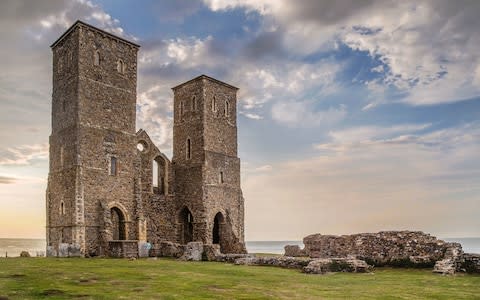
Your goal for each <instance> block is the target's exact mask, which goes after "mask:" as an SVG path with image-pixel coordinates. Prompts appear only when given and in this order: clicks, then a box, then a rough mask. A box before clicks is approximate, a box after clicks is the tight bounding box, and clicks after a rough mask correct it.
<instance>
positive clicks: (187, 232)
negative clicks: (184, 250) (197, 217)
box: [179, 207, 193, 244]
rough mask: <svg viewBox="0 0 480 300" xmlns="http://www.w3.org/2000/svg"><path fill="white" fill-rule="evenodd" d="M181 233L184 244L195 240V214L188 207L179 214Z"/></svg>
mask: <svg viewBox="0 0 480 300" xmlns="http://www.w3.org/2000/svg"><path fill="white" fill-rule="evenodd" d="M179 219H180V227H181V232H180V233H181V234H180V239H181V243H182V244H186V243H189V242H192V241H193V215H192V213H191V212H190V210H189V209H188V208H186V207H185V208H183V209H182V211H181V212H180V215H179Z"/></svg>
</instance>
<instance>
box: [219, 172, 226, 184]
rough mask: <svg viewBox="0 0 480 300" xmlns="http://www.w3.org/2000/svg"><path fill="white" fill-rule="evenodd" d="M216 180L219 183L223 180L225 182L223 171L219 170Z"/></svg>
mask: <svg viewBox="0 0 480 300" xmlns="http://www.w3.org/2000/svg"><path fill="white" fill-rule="evenodd" d="M218 181H219V182H220V183H224V182H225V181H224V178H223V171H220V175H219V176H218Z"/></svg>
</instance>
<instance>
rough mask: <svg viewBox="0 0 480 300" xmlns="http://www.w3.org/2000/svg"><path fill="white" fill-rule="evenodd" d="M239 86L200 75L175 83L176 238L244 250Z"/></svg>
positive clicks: (236, 251) (235, 251) (231, 249)
mask: <svg viewBox="0 0 480 300" xmlns="http://www.w3.org/2000/svg"><path fill="white" fill-rule="evenodd" d="M237 90H238V89H237V88H236V87H233V86H231V85H229V84H226V83H224V82H221V81H219V80H216V79H213V78H211V77H208V76H205V75H201V76H199V77H197V78H194V79H192V80H190V81H188V82H185V83H183V84H181V85H178V86H176V87H174V88H173V92H174V127H173V158H172V163H173V168H174V172H175V201H176V205H177V209H176V211H177V212H178V214H177V226H178V227H177V239H178V241H179V242H180V243H183V244H184V243H187V242H189V241H202V242H203V243H207V244H211V243H213V244H220V247H221V250H222V252H224V253H241V252H245V246H244V228H243V224H244V220H243V219H244V205H243V202H244V200H243V196H242V191H241V188H240V159H239V158H238V156H237V111H236V107H237V97H236V94H237Z"/></svg>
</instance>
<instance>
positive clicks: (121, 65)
mask: <svg viewBox="0 0 480 300" xmlns="http://www.w3.org/2000/svg"><path fill="white" fill-rule="evenodd" d="M117 71H118V73H121V74H123V72H124V71H125V64H124V63H123V60H121V59H119V60H118V62H117Z"/></svg>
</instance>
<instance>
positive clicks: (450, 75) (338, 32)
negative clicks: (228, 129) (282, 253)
mask: <svg viewBox="0 0 480 300" xmlns="http://www.w3.org/2000/svg"><path fill="white" fill-rule="evenodd" d="M479 14H480V2H479V1H441V0H435V1H423V0H418V1H385V0H381V1H380V0H378V1H376V0H371V1H370V0H350V1H318V0H298V1H287V0H230V1H227V0H203V1H193V0H180V1H173V0H163V1H154V0H145V1H140V0H137V1H119V0H70V1H66V0H46V1H27V0H15V1H13V0H3V1H1V2H0V41H1V44H0V66H1V68H2V71H1V72H0V237H24V238H43V237H44V236H45V190H46V183H47V181H46V180H47V176H48V137H49V135H50V131H51V119H50V113H51V93H52V54H51V50H50V47H49V46H50V45H51V43H52V42H54V41H55V40H56V39H57V38H58V37H59V36H60V35H61V34H62V33H63V32H64V31H65V30H66V29H67V28H68V27H70V26H71V25H72V24H73V23H74V22H75V21H76V20H77V19H80V20H83V21H85V22H87V23H90V24H92V25H94V26H97V27H99V28H102V29H104V30H106V31H109V32H111V33H114V34H117V35H119V36H122V37H124V38H127V39H130V40H132V41H134V42H136V43H138V44H140V45H141V48H140V51H139V55H138V89H137V129H140V128H143V129H145V130H146V131H147V132H148V133H149V135H150V136H151V137H152V139H153V140H154V142H155V143H156V144H157V146H158V147H159V148H160V149H161V151H163V152H164V153H165V154H166V155H167V156H168V157H171V154H172V150H171V148H172V120H173V119H172V100H173V94H172V91H171V89H170V88H171V87H173V86H175V85H177V84H179V83H182V82H184V81H187V80H189V79H191V78H193V77H196V76H198V75H200V74H206V75H209V76H212V77H215V78H218V79H220V80H222V81H225V82H227V83H230V84H232V85H234V86H237V87H239V88H240V90H239V92H238V112H239V116H238V144H239V157H240V158H241V162H242V164H241V168H242V189H243V194H244V197H245V234H246V240H299V239H301V238H303V237H304V236H306V235H308V234H312V233H322V234H348V233H357V232H376V231H381V230H404V229H405V230H407V229H408V230H421V231H425V232H428V233H432V234H434V235H437V236H439V237H469V236H480V217H479V213H480V160H479V154H480V51H479V49H480V31H479V30H478V28H480V18H478V15H479Z"/></svg>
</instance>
